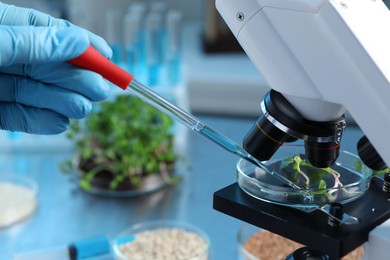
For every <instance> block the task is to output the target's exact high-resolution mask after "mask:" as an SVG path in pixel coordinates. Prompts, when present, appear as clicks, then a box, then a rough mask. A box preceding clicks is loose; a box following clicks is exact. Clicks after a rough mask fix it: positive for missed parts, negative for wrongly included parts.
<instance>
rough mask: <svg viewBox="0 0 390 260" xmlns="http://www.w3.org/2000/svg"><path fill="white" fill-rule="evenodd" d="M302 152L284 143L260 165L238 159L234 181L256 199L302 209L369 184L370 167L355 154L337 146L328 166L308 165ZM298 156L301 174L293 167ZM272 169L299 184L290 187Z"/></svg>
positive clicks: (344, 198) (352, 195) (351, 195)
mask: <svg viewBox="0 0 390 260" xmlns="http://www.w3.org/2000/svg"><path fill="white" fill-rule="evenodd" d="M304 154H305V152H304V146H303V145H284V146H281V147H280V148H279V150H278V151H277V152H276V153H275V154H274V156H273V157H272V159H270V160H268V161H264V162H262V165H263V167H258V166H256V165H254V164H252V163H250V162H248V161H246V160H244V159H240V160H239V161H238V162H237V164H236V170H237V182H238V185H239V186H240V188H241V189H242V190H243V191H245V192H246V193H247V194H249V195H250V196H252V197H254V198H256V199H259V200H262V201H266V202H269V203H274V204H278V205H283V206H290V207H294V208H299V209H302V210H305V211H310V210H314V209H316V208H319V207H321V206H323V205H326V204H330V203H342V204H345V203H348V202H350V201H353V200H355V199H357V198H359V197H360V196H362V195H363V194H364V193H365V192H366V191H367V189H368V188H369V185H370V180H371V176H372V170H371V169H370V168H368V167H367V166H366V165H364V163H363V162H362V161H361V160H360V158H359V157H358V156H356V155H354V154H352V153H349V152H347V151H343V150H341V151H340V154H339V157H338V159H337V161H336V162H335V164H334V165H333V166H332V167H330V168H325V169H321V168H316V167H313V166H311V165H310V163H309V162H308V160H307V159H306V157H305V155H304ZM296 156H298V157H296ZM298 158H300V159H302V163H301V164H300V171H301V172H303V174H302V173H301V172H299V171H297V170H296V168H295V169H294V164H295V167H296V165H297V163H296V162H297V160H299V159H298ZM273 173H277V174H278V175H280V176H282V177H284V178H286V179H287V180H289V181H291V182H292V183H294V184H296V185H297V186H299V187H301V188H300V189H297V188H293V187H291V186H290V185H288V184H286V183H287V182H283V181H281V180H279V179H278V178H276V177H275V176H272V174H273Z"/></svg>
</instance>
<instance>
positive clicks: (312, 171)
mask: <svg viewBox="0 0 390 260" xmlns="http://www.w3.org/2000/svg"><path fill="white" fill-rule="evenodd" d="M281 168H282V169H283V170H284V171H286V172H287V173H288V175H289V178H291V179H293V180H294V179H295V180H298V179H299V178H302V177H303V179H304V183H303V188H305V189H309V188H310V189H314V190H313V191H312V193H313V194H325V195H326V196H327V197H328V199H332V191H327V185H328V184H327V183H330V181H329V180H331V183H332V188H337V187H341V186H343V184H342V183H341V181H340V176H341V175H340V173H339V172H337V171H335V170H334V169H332V168H330V167H328V168H317V167H315V166H313V165H312V164H311V163H310V162H309V161H308V160H306V159H302V158H301V156H300V155H296V156H294V157H287V158H285V159H284V160H283V161H282V164H281ZM299 176H301V177H299ZM326 180H328V181H326Z"/></svg>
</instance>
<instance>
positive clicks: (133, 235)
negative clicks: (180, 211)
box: [113, 220, 210, 260]
mask: <svg viewBox="0 0 390 260" xmlns="http://www.w3.org/2000/svg"><path fill="white" fill-rule="evenodd" d="M209 248H210V239H209V237H208V235H207V234H206V233H205V232H204V231H202V230H201V229H199V228H198V227H196V226H193V225H191V224H189V223H186V222H181V221H173V220H158V221H149V222H144V223H140V224H136V225H134V226H132V227H131V228H129V229H128V230H125V231H124V232H122V233H121V234H120V235H119V236H118V238H116V239H115V240H114V242H113V250H114V254H115V257H116V259H120V260H131V259H172V260H175V259H180V260H207V259H208V257H209Z"/></svg>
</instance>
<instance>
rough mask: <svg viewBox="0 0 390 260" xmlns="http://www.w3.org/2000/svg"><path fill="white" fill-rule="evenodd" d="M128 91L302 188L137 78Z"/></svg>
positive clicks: (229, 150)
mask: <svg viewBox="0 0 390 260" xmlns="http://www.w3.org/2000/svg"><path fill="white" fill-rule="evenodd" d="M127 90H128V91H131V92H132V93H134V94H136V95H137V96H138V97H139V98H141V99H142V100H144V101H145V102H146V103H148V104H150V105H152V106H154V107H155V108H157V109H158V110H160V111H162V112H164V113H165V114H168V115H169V116H171V117H172V118H174V119H175V120H177V121H179V122H180V123H182V124H183V125H185V126H187V127H188V128H190V129H191V130H193V131H194V132H196V133H198V134H200V135H201V136H203V137H206V138H207V139H209V140H210V141H212V142H214V143H215V144H217V145H219V146H220V147H222V148H223V149H225V150H226V151H228V152H230V153H233V154H236V155H238V156H240V157H241V158H243V159H245V160H247V161H249V162H251V163H253V164H254V165H256V166H258V167H260V168H262V169H263V170H265V171H266V172H267V173H269V174H271V175H273V176H274V177H275V178H277V179H279V180H280V181H282V182H283V183H286V184H287V185H289V186H290V187H292V188H294V189H302V188H301V187H299V186H298V185H296V184H295V183H293V182H292V181H290V180H288V179H287V178H285V177H283V176H281V175H280V174H278V173H276V172H274V171H269V170H268V169H266V167H265V166H264V165H263V164H262V163H261V162H260V161H259V160H257V159H256V158H255V157H253V156H252V155H251V154H249V153H248V152H247V151H245V150H244V148H242V147H241V146H240V145H239V144H237V143H236V142H234V141H233V140H232V139H230V138H228V137H226V136H225V135H223V134H222V133H219V132H218V131H216V130H215V129H212V128H211V127H209V126H207V125H206V124H204V123H202V122H201V121H200V120H199V119H198V118H196V117H195V116H194V115H192V114H189V113H187V112H186V111H184V110H183V109H181V108H179V107H177V106H175V105H174V104H172V103H170V102H169V101H167V100H166V99H164V98H163V97H161V96H160V95H158V94H157V93H155V92H154V91H152V90H151V89H149V88H147V87H145V86H144V85H143V84H141V83H139V82H138V81H136V80H135V79H133V80H132V81H131V83H130V85H129V88H127Z"/></svg>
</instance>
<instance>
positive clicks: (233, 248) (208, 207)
mask: <svg viewBox="0 0 390 260" xmlns="http://www.w3.org/2000/svg"><path fill="white" fill-rule="evenodd" d="M199 118H200V119H201V120H202V121H203V122H205V123H206V124H209V125H210V126H212V127H214V128H215V129H218V130H220V131H221V132H223V133H224V134H225V135H227V136H229V137H231V138H232V139H233V140H235V141H237V142H239V143H241V140H242V137H243V136H244V135H245V134H246V132H247V131H248V130H249V128H250V127H251V126H252V124H253V122H254V121H255V119H242V118H229V117H213V116H200V117H199ZM361 135H362V132H361V131H360V130H359V129H358V128H354V127H348V128H347V129H346V132H345V134H344V137H343V143H342V147H343V149H344V150H348V151H351V152H355V151H356V148H355V146H356V142H357V140H358V139H359V138H360V137H361ZM53 138H54V137H53ZM53 140H54V139H53ZM70 156H71V152H70V151H69V152H64V151H62V152H51V151H48V150H45V149H42V150H39V149H37V150H36V151H35V152H32V151H28V152H27V151H26V152H20V151H19V152H15V153H12V152H7V153H4V152H3V153H0V165H2V167H1V168H0V174H1V173H4V172H9V171H13V172H15V174H22V175H28V176H30V177H31V178H33V179H35V181H36V182H37V183H38V185H39V194H38V208H37V210H36V212H35V213H34V215H32V216H31V217H30V218H29V219H27V220H25V221H23V222H21V223H18V224H16V225H13V226H11V227H9V228H6V229H0V259H1V260H3V259H4V260H7V259H12V254H14V253H15V252H22V251H29V250H37V249H45V248H50V247H52V246H55V245H63V244H69V243H72V242H74V241H78V240H81V239H86V238H90V237H94V236H100V235H107V236H109V237H110V238H114V237H116V236H117V235H118V233H120V232H121V231H123V230H125V229H127V228H129V227H130V226H131V225H133V224H136V223H139V222H144V221H148V220H160V219H174V220H182V221H186V222H189V223H191V224H193V225H196V226H198V227H199V228H201V229H203V230H204V231H205V232H206V233H207V234H208V235H209V237H210V240H211V249H210V251H211V252H210V259H225V260H228V259H238V257H239V255H238V246H237V242H236V237H237V232H238V230H239V228H240V227H241V226H242V225H243V224H244V223H243V222H242V221H240V220H237V219H234V218H232V217H230V216H227V215H224V214H222V213H220V212H217V211H215V210H213V207H212V200H213V193H214V192H215V191H217V190H219V189H221V188H224V187H226V186H228V185H230V184H232V183H234V182H235V164H236V161H237V157H236V156H234V155H232V154H230V153H227V152H225V151H224V150H222V149H221V148H220V147H218V146H216V145H214V144H213V143H211V142H209V141H207V140H205V139H203V138H202V137H201V136H199V135H197V134H196V133H193V132H188V133H187V138H186V153H185V155H184V156H185V158H186V160H187V162H186V163H187V165H188V169H187V168H185V169H184V168H183V170H182V171H183V172H182V174H183V176H184V179H183V181H182V182H181V183H180V184H179V185H177V186H175V187H171V188H167V189H164V190H161V191H159V192H156V193H153V194H149V195H145V196H141V197H134V198H121V199H118V198H105V197H98V196H94V195H90V194H87V193H85V192H83V191H81V190H80V189H79V188H78V187H77V184H76V183H75V181H74V179H73V178H72V177H71V176H69V175H65V174H63V173H61V172H60V170H59V167H58V165H59V164H60V163H61V162H62V161H64V160H65V159H67V158H69V157H70Z"/></svg>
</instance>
